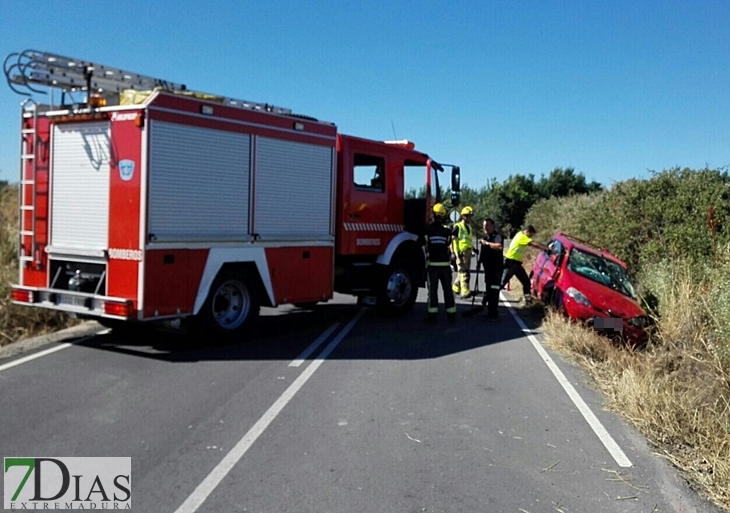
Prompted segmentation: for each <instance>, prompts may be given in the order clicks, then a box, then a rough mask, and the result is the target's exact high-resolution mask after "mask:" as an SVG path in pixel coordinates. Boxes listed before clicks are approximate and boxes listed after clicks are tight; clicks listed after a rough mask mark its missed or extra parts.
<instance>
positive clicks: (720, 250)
mask: <svg viewBox="0 0 730 513" xmlns="http://www.w3.org/2000/svg"><path fill="white" fill-rule="evenodd" d="M525 222H526V223H530V224H533V225H534V226H535V227H536V228H537V229H538V237H537V238H538V240H541V241H542V242H546V240H547V239H548V238H549V237H550V236H551V235H552V234H553V233H554V232H556V231H558V230H562V231H565V232H567V233H570V234H571V235H574V236H577V237H580V238H582V239H584V240H588V241H591V242H593V243H594V244H597V245H599V246H602V247H606V248H607V249H609V250H610V251H611V252H612V253H614V254H616V255H617V256H618V257H619V258H621V259H622V260H624V261H625V262H626V263H627V264H628V265H629V269H630V271H632V273H633V279H634V282H635V286H636V288H637V292H638V293H639V295H640V297H641V299H642V301H643V303H644V305H643V306H644V307H645V308H646V309H647V311H648V313H650V315H651V316H652V317H653V319H654V321H655V322H656V330H655V332H654V333H653V336H652V338H651V340H650V342H649V344H648V345H647V347H645V348H641V349H635V348H629V347H616V346H613V345H612V344H611V343H610V341H608V340H607V339H606V338H605V337H601V336H599V335H597V334H596V333H595V331H593V330H590V329H585V328H582V327H580V326H575V325H574V326H572V327H571V329H566V324H567V321H566V320H565V319H563V318H561V317H560V316H558V315H556V314H554V313H553V312H547V313H546V316H545V317H544V319H543V322H542V328H543V332H544V333H545V336H546V341H547V343H548V344H549V345H550V346H552V347H553V348H554V349H556V350H557V351H559V352H561V353H562V354H564V355H566V356H568V357H569V358H570V359H572V360H573V361H575V362H578V363H579V364H580V365H581V366H582V368H584V369H585V370H586V372H587V373H588V374H589V375H590V376H591V377H592V379H593V381H594V382H595V383H596V385H597V387H598V388H599V389H600V390H602V391H603V392H604V393H605V395H606V398H607V407H609V408H610V409H611V410H614V411H616V412H618V413H620V414H621V415H623V416H624V417H625V418H626V419H628V420H629V421H631V422H632V423H633V425H634V426H636V427H637V428H638V429H639V430H640V431H641V432H642V433H643V434H644V435H645V436H646V437H647V438H648V439H649V441H650V442H652V443H653V444H654V445H655V449H656V452H657V453H658V454H659V455H661V456H663V457H665V458H667V459H668V460H669V461H671V462H672V463H673V464H674V465H675V466H677V467H678V468H679V469H681V470H682V471H683V472H684V474H685V476H686V477H687V479H688V481H689V482H690V483H691V484H692V485H693V486H694V487H695V488H696V489H697V490H698V491H699V492H700V493H702V494H704V495H706V496H707V497H709V498H710V499H712V500H713V501H714V502H715V503H716V504H718V505H719V506H721V507H723V508H724V509H726V510H729V511H730V177H728V174H727V172H726V171H725V170H722V169H719V170H718V169H716V170H712V169H702V170H690V169H678V168H677V169H670V170H665V171H662V172H660V173H656V174H654V176H652V177H651V178H650V179H648V180H629V181H626V182H621V183H617V184H615V185H614V186H613V187H611V189H610V190H604V191H598V192H596V193H593V194H582V195H574V196H566V197H563V198H551V199H546V200H541V201H538V202H536V203H535V204H534V206H533V207H532V208H531V209H530V211H529V212H528V214H527V216H526V219H525Z"/></svg>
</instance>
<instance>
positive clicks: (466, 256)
mask: <svg viewBox="0 0 730 513" xmlns="http://www.w3.org/2000/svg"><path fill="white" fill-rule="evenodd" d="M473 215H474V210H473V209H472V208H471V207H470V206H468V205H467V206H466V207H464V208H462V209H461V221H459V222H458V223H455V224H454V228H453V231H452V233H451V234H452V236H453V238H454V241H453V243H452V250H453V252H454V254H455V255H456V265H457V267H458V269H459V272H458V274H457V275H456V280H455V281H454V284H453V285H452V287H451V289H452V290H453V291H454V293H455V294H459V295H460V296H461V297H462V299H468V298H470V297H472V296H473V293H472V291H471V290H470V289H469V275H470V274H469V269H470V267H471V253H472V251H474V246H473V242H472V238H473V233H472V229H471V225H470V223H471V218H472V216H473Z"/></svg>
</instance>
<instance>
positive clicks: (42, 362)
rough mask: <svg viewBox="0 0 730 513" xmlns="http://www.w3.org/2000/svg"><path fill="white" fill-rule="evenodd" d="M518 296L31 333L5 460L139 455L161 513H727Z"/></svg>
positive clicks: (6, 383)
mask: <svg viewBox="0 0 730 513" xmlns="http://www.w3.org/2000/svg"><path fill="white" fill-rule="evenodd" d="M506 305H507V303H503V306H502V307H501V308H500V310H501V312H500V313H501V316H502V318H501V320H500V321H498V322H497V323H487V322H485V321H484V320H482V319H480V318H479V317H469V318H468V317H461V316H460V317H459V319H458V322H457V323H456V324H455V325H450V324H447V323H446V322H445V318H444V316H443V312H442V314H441V318H440V319H439V323H438V324H437V325H435V326H430V325H425V324H424V323H423V322H422V319H423V316H424V314H425V293H424V291H421V295H420V296H419V301H418V304H417V305H416V308H415V310H414V311H413V313H412V314H411V315H410V316H408V317H406V318H402V319H384V318H381V317H378V316H377V315H375V313H374V312H373V311H371V310H369V309H363V308H361V307H358V306H357V305H356V304H355V303H354V301H353V300H352V299H351V298H347V297H344V296H337V298H336V300H335V301H332V302H330V303H328V304H325V305H320V306H319V307H318V308H317V309H316V310H315V311H314V312H307V311H301V310H296V309H293V308H282V309H278V310H271V309H264V310H263V312H262V314H263V317H262V319H261V322H260V325H259V327H258V328H257V332H256V334H255V337H254V338H255V340H254V341H253V342H251V343H249V344H245V345H223V344H221V343H219V342H217V341H213V340H195V341H186V340H184V339H181V338H180V337H178V336H175V335H170V334H164V333H158V334H155V335H153V336H150V337H149V338H140V337H125V336H123V335H121V334H116V333H114V332H106V333H104V334H100V335H96V336H91V337H88V338H86V337H83V338H80V339H77V340H75V341H74V340H71V342H72V343H71V345H69V346H59V344H60V343H61V342H51V343H49V344H46V345H43V346H40V345H39V344H38V343H36V344H31V345H29V346H28V350H27V352H21V353H18V347H22V345H21V346H17V347H16V348H14V349H13V350H12V351H9V350H5V351H4V352H0V412H2V414H1V416H0V456H3V457H8V456H68V457H70V456H124V457H131V458H132V509H133V511H141V512H145V513H147V512H150V513H152V512H170V513H183V512H193V511H200V512H244V511H245V512H286V511H292V512H297V513H301V512H316V513H326V512H343V513H356V512H368V513H371V512H377V513H383V512H399V513H401V512H441V511H443V512H459V511H464V512H469V513H473V512H489V513H498V512H515V513H517V512H523V513H524V512H527V513H538V512H553V511H558V512H564V513H570V512H592V513H601V512H612V513H613V512H637V513H638V512H645V513H650V512H714V511H717V510H716V509H714V508H713V507H711V506H710V505H709V504H708V503H707V502H705V501H703V500H702V499H700V498H699V497H698V496H697V495H696V494H695V493H694V492H692V491H691V490H689V488H688V487H687V486H686V485H685V483H684V481H683V480H682V478H681V477H680V476H679V475H678V473H677V472H676V471H675V470H674V469H673V468H671V467H670V466H669V465H668V463H667V462H666V461H665V460H663V459H662V458H660V457H658V456H657V455H655V454H653V453H652V450H651V448H650V446H649V445H648V443H647V442H646V440H645V439H644V438H643V437H642V436H641V435H639V434H638V433H637V432H636V431H635V430H633V429H632V428H631V427H629V426H628V425H627V424H625V423H624V422H622V421H621V420H620V419H619V418H618V417H616V416H615V415H613V414H610V413H607V412H604V411H603V410H602V409H601V397H600V396H599V395H598V394H597V393H595V392H594V391H592V390H591V389H590V388H589V387H588V386H587V385H586V384H585V381H584V379H583V377H582V376H581V374H580V372H579V370H578V369H576V368H574V367H573V366H571V365H569V364H567V363H565V362H564V361H562V360H561V359H560V358H559V357H557V356H556V355H554V354H552V353H550V352H549V351H545V350H544V349H543V348H542V344H540V342H539V335H536V334H533V333H532V332H530V330H528V329H526V328H525V329H523V327H521V326H520V324H519V323H518V321H517V320H516V319H515V318H514V317H513V316H512V315H511V313H510V310H509V309H508V308H507V307H506ZM469 307H470V303H467V302H460V307H459V308H460V309H461V311H462V312H463V311H465V310H468V309H469ZM67 342H68V341H67ZM315 346H316V348H315ZM49 348H51V349H52V348H56V349H58V348H60V349H59V350H56V351H55V352H52V353H49V354H45V355H44V356H41V357H38V358H35V359H28V360H20V358H23V357H28V356H32V355H33V354H42V353H39V352H40V351H44V350H47V349H49ZM305 353H309V354H308V355H307V354H305ZM3 493H5V491H3ZM0 504H1V503H0Z"/></svg>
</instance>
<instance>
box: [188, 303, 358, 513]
mask: <svg viewBox="0 0 730 513" xmlns="http://www.w3.org/2000/svg"><path fill="white" fill-rule="evenodd" d="M366 310H367V309H366V308H362V309H361V310H360V312H358V314H357V315H356V316H355V317H354V318H353V319H352V320H351V321H350V322H349V323H348V324H347V326H345V327H344V328H343V329H342V331H340V332H339V333H338V334H337V336H336V337H335V338H334V339H333V340H332V342H330V343H329V344H328V345H327V347H325V348H324V350H323V351H322V352H321V353H320V354H319V356H317V358H315V359H314V360H312V363H310V364H309V366H308V367H307V368H306V369H304V371H303V372H302V373H301V374H300V375H299V377H297V379H295V380H294V382H293V383H292V384H291V385H289V388H287V389H286V390H285V391H284V393H283V394H282V395H281V397H279V398H278V399H277V400H276V402H274V404H272V405H271V407H270V408H269V409H268V410H267V411H266V413H264V414H263V415H262V416H261V418H260V419H259V420H257V421H256V424H254V425H253V426H252V427H251V429H249V430H248V433H246V434H245V435H243V438H241V439H240V440H239V441H238V443H236V445H235V446H234V447H233V449H231V450H230V452H228V454H226V455H225V456H224V457H223V459H222V460H221V462H220V463H218V465H216V467H215V468H214V469H213V470H212V471H211V472H210V474H208V476H207V477H206V478H205V479H204V480H203V482H202V483H200V484H199V485H198V487H197V488H196V489H195V490H193V493H191V494H190V496H189V497H188V498H187V499H186V500H185V502H183V503H182V505H181V506H180V507H179V508H177V510H175V513H194V512H196V511H198V508H199V507H200V506H201V505H202V504H203V502H205V500H206V499H207V498H208V496H209V495H210V494H211V493H212V492H213V490H215V488H216V487H217V486H218V485H219V484H220V483H221V481H223V478H224V477H226V475H227V474H228V473H229V472H230V471H231V469H232V468H233V467H234V466H235V465H236V463H238V461H239V460H240V459H241V458H242V457H243V455H244V454H246V451H248V450H249V449H250V448H251V446H252V445H253V443H254V442H255V441H256V439H258V437H259V436H261V434H262V433H263V432H264V431H265V430H266V428H267V427H268V426H269V424H271V422H272V421H273V420H274V419H275V418H276V416H277V415H278V414H279V413H281V410H283V409H284V407H285V406H286V405H287V403H288V402H289V401H290V400H291V399H292V397H294V395H295V394H296V393H297V392H298V391H299V390H300V389H301V388H302V387H303V386H304V384H305V383H306V382H307V380H309V378H310V377H312V374H314V373H315V371H316V370H317V369H318V368H319V366H320V365H322V363H323V362H324V361H325V360H326V359H327V357H328V356H329V355H330V353H332V351H334V349H335V348H336V347H337V345H338V344H339V343H340V342H342V339H343V338H345V337H346V336H347V334H348V333H349V332H350V330H351V329H352V328H353V326H355V324H356V323H357V321H359V320H360V317H362V316H363V314H364V313H365V311H366Z"/></svg>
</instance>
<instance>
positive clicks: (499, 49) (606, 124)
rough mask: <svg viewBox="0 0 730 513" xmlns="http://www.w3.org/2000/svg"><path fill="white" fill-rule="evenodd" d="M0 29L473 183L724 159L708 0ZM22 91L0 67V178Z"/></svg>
mask: <svg viewBox="0 0 730 513" xmlns="http://www.w3.org/2000/svg"><path fill="white" fill-rule="evenodd" d="M0 33H2V34H3V37H2V40H0V57H2V58H5V56H6V55H8V54H10V53H13V52H20V51H23V50H26V49H34V50H41V51H48V52H52V53H57V54H60V55H65V56H69V57H74V58H79V59H85V60H88V61H93V62H97V63H100V64H106V65H110V66H114V67H118V68H122V69H125V70H128V71H133V72H137V73H142V74H146V75H151V76H154V77H157V78H162V79H166V80H170V81H173V82H181V83H184V84H186V85H187V86H188V88H189V89H193V90H198V91H203V92H209V93H214V94H219V95H223V96H229V97H234V98H239V99H244V100H250V101H255V102H268V103H272V104H274V105H277V106H281V107H287V108H290V109H292V110H293V111H294V112H297V113H300V114H306V115H309V116H313V117H316V118H318V119H321V120H325V121H331V122H333V123H335V124H336V125H337V126H338V129H339V130H340V131H341V132H343V133H347V134H351V135H357V136H361V137H367V138H372V139H393V138H394V136H395V137H397V138H398V139H405V138H407V139H410V140H412V141H414V142H415V143H416V147H417V149H419V150H421V151H424V152H426V153H428V154H429V155H431V156H432V157H433V158H435V159H436V160H439V161H442V162H448V163H454V164H459V165H460V166H461V168H462V183H466V184H468V185H470V186H472V187H477V188H478V187H481V186H482V185H484V184H485V183H486V180H487V179H490V178H496V179H497V180H500V181H501V180H504V179H505V178H507V177H508V176H509V175H514V174H530V173H531V174H534V175H535V176H536V177H539V176H540V175H542V174H547V173H549V172H550V171H551V170H552V169H553V168H555V167H573V168H575V170H576V171H577V172H581V173H583V174H584V175H585V176H586V177H587V178H588V179H589V180H596V181H599V182H601V183H602V184H604V185H607V186H608V185H610V184H612V183H614V182H616V181H620V180H625V179H628V178H645V177H648V176H649V170H655V171H660V170H662V169H666V168H670V167H674V166H680V167H690V168H695V169H699V168H703V167H705V166H706V165H707V166H709V167H711V168H717V167H724V166H728V165H730V52H729V51H728V50H729V49H730V43H729V42H728V37H729V35H730V2H727V1H724V0H717V1H710V0H706V1H702V0H699V1H687V0H685V1H659V0H655V1H642V0H638V1H637V0H631V1H625V0H613V1H611V2H599V1H588V0H582V1H577V0H576V1H572V0H565V1H557V0H542V1H521V2H518V1H501V0H499V1H497V0H486V1H469V2H463V1H459V0H453V1H444V2H437V1H411V0H401V1H397V0H396V1H391V2H359V1H358V2H355V1H351V0H336V1H334V0H333V1H330V0H309V1H306V2H296V1H290V2H288V1H279V0H267V1H261V2H246V1H222V0H209V1H206V2H200V1H197V2H192V1H188V0H178V1H175V2H165V1H163V0H158V1H155V2H141V1H136V0H129V1H125V2H111V1H102V2H99V1H98V0H97V1H95V2H89V1H73V0H65V1H63V2H55V1H50V0H49V1H47V2H41V1H35V0H23V1H22V2H10V1H8V2H4V4H3V9H2V16H1V17H0ZM22 100H23V97H22V96H19V95H17V94H16V93H14V92H13V91H12V90H11V89H10V88H9V87H8V86H7V84H0V180H10V181H15V180H17V175H18V168H19V137H20V136H19V123H20V102H21V101H22ZM394 131H395V134H394Z"/></svg>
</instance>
